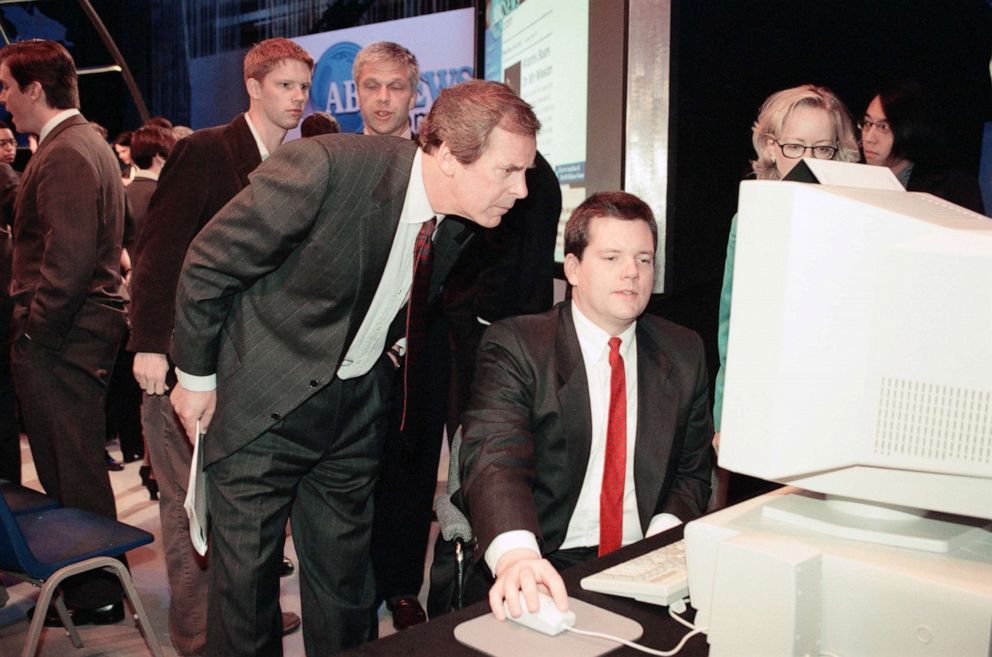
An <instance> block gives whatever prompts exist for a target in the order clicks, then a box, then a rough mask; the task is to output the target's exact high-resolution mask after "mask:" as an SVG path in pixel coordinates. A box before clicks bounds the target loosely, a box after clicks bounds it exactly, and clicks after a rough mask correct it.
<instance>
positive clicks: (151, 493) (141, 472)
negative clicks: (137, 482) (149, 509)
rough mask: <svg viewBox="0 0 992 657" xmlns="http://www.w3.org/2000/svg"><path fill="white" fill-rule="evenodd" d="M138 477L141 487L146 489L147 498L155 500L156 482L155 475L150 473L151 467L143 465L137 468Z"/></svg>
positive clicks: (156, 495) (156, 497)
mask: <svg viewBox="0 0 992 657" xmlns="http://www.w3.org/2000/svg"><path fill="white" fill-rule="evenodd" d="M138 476H139V477H141V485H142V486H144V487H145V488H147V489H148V498H149V499H152V500H157V499H158V482H157V481H155V475H154V473H152V466H150V465H143V466H141V467H140V468H138Z"/></svg>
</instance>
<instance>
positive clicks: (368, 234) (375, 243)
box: [340, 147, 417, 353]
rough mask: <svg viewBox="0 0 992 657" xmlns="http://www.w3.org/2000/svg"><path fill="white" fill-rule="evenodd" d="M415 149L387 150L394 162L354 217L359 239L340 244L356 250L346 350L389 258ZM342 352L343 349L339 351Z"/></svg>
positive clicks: (371, 150)
mask: <svg viewBox="0 0 992 657" xmlns="http://www.w3.org/2000/svg"><path fill="white" fill-rule="evenodd" d="M416 152H417V151H416V149H410V150H403V151H399V152H397V153H395V154H386V155H387V156H388V157H391V158H393V160H394V161H393V162H392V163H390V164H389V165H387V166H386V168H385V171H383V173H382V177H381V178H380V179H379V183H378V184H377V185H376V186H375V188H374V189H373V191H372V196H371V199H370V200H371V203H369V204H368V205H367V206H366V209H365V212H364V213H362V214H361V215H359V216H358V217H357V220H358V232H357V235H358V243H357V244H342V245H340V248H354V249H357V250H358V254H359V267H358V294H357V295H356V297H355V305H354V306H353V307H352V312H351V323H350V325H349V328H348V336H347V339H346V341H345V343H344V344H345V350H347V348H348V345H350V344H351V341H352V339H354V337H355V334H356V333H358V328H359V327H360V326H361V323H362V321H363V320H364V318H365V315H366V313H367V312H368V309H369V306H371V305H372V297H373V296H375V291H376V289H377V288H378V287H379V281H380V280H381V279H382V272H383V271H384V270H385V268H386V261H387V260H388V259H389V249H390V248H391V247H392V244H393V239H394V238H395V236H396V226H397V224H399V220H400V214H401V213H402V212H403V201H404V199H405V198H406V188H407V186H408V185H409V183H410V168H411V167H412V166H413V156H414V154H415V153H416ZM377 154H380V152H379V151H376V150H375V149H374V148H372V147H370V148H368V157H370V158H374V157H376V155H377ZM342 353H343V352H342Z"/></svg>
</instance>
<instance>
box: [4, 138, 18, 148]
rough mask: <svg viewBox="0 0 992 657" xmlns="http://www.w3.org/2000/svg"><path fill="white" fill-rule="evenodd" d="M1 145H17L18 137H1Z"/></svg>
mask: <svg viewBox="0 0 992 657" xmlns="http://www.w3.org/2000/svg"><path fill="white" fill-rule="evenodd" d="M0 146H17V140H16V139H0Z"/></svg>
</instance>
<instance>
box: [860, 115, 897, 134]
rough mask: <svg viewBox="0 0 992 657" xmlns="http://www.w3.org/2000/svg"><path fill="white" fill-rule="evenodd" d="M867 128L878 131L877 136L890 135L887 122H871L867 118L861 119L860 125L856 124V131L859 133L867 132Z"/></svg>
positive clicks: (890, 129)
mask: <svg viewBox="0 0 992 657" xmlns="http://www.w3.org/2000/svg"><path fill="white" fill-rule="evenodd" d="M868 128H875V129H876V130H878V132H879V134H883V135H888V134H891V133H892V126H890V125H889V122H888V121H885V120H882V121H872V120H871V119H869V118H868V117H867V116H866V117H865V118H863V119H861V123H859V124H858V130H860V131H861V132H863V133H864V132H868Z"/></svg>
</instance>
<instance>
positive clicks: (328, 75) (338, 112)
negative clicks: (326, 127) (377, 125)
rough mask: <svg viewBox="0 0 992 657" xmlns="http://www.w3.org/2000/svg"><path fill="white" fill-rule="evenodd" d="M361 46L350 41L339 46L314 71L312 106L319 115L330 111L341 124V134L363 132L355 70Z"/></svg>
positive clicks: (331, 50) (332, 48)
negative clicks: (353, 68) (354, 77)
mask: <svg viewBox="0 0 992 657" xmlns="http://www.w3.org/2000/svg"><path fill="white" fill-rule="evenodd" d="M361 49H362V48H361V46H359V45H358V44H355V43H351V42H350V41H342V42H340V43H335V44H334V45H333V46H331V47H330V48H328V49H327V50H325V51H324V54H323V55H321V56H320V59H318V60H317V64H316V65H315V66H314V71H313V87H312V88H311V89H310V104H311V105H313V108H314V110H316V111H318V112H329V113H330V114H333V115H334V118H336V119H337V120H338V123H339V124H341V132H361V130H362V115H361V114H360V113H359V111H358V92H357V89H356V87H355V81H354V80H352V78H351V67H352V65H353V64H354V63H355V56H356V55H358V51H359V50H361Z"/></svg>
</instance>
